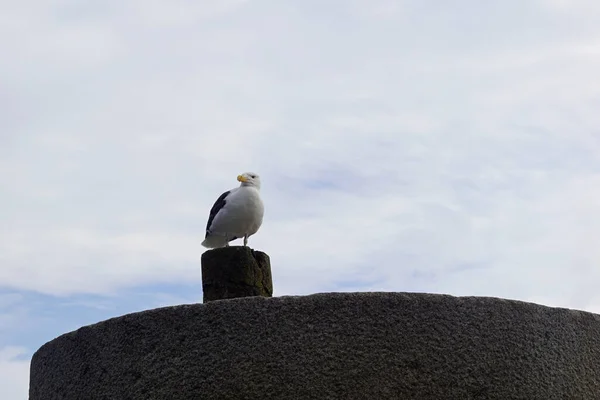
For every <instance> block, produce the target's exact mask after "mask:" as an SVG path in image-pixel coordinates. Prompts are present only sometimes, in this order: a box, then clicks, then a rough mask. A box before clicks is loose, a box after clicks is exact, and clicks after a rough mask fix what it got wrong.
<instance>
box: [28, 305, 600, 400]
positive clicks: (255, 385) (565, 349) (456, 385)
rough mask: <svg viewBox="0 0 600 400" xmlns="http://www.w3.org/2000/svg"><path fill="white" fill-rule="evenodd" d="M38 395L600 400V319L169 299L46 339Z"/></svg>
mask: <svg viewBox="0 0 600 400" xmlns="http://www.w3.org/2000/svg"><path fill="white" fill-rule="evenodd" d="M30 399H31V400H54V399H56V400H58V399H60V400H71V399H72V400H81V399H86V400H93V399H123V400H125V399H131V400H138V399H139V400H148V399H169V400H179V399H185V400H189V399H219V400H226V399H278V400H281V399H418V400H428V399H435V400H440V399H446V400H448V399H449V400H451V399H460V400H468V399H498V400H507V399H524V400H535V399H540V400H541V399H543V400H552V399H569V400H577V399H582V400H583V399H585V400H591V399H600V316H598V315H595V314H590V313H586V312H580V311H573V310H567V309H558V308H548V307H543V306H539V305H535V304H530V303H523V302H517V301H508V300H502V299H496V298H481V297H452V296H446V295H429V294H415V293H413V294H408V293H346V294H342V293H338V294H318V295H311V296H304V297H275V298H264V297H248V298H241V299H232V300H222V301H213V302H210V303H206V304H193V305H182V306H176V307H167V308H160V309H155V310H150V311H146V312H140V313H136V314H130V315H125V316H123V317H119V318H114V319H110V320H107V321H104V322H101V323H98V324H95V325H91V326H87V327H83V328H81V329H79V330H77V331H74V332H71V333H68V334H65V335H63V336H60V337H59V338H57V339H55V340H53V341H51V342H49V343H47V344H45V345H44V346H42V347H41V348H40V349H39V350H38V351H37V352H36V353H35V355H34V357H33V360H32V364H31V386H30Z"/></svg>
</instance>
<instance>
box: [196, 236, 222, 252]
mask: <svg viewBox="0 0 600 400" xmlns="http://www.w3.org/2000/svg"><path fill="white" fill-rule="evenodd" d="M226 244H227V240H226V239H225V237H224V236H218V235H208V237H207V238H206V239H204V241H203V242H202V246H204V247H208V248H209V249H214V248H217V247H224V246H225V245H226Z"/></svg>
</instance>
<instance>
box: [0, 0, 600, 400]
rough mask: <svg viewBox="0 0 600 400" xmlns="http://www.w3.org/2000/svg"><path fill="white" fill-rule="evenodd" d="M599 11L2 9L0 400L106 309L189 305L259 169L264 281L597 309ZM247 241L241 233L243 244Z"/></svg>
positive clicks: (565, 5) (283, 6) (258, 239)
mask: <svg viewBox="0 0 600 400" xmlns="http://www.w3.org/2000/svg"><path fill="white" fill-rule="evenodd" d="M599 18H600V3H598V2H597V1H592V0H569V1H565V0H522V1H521V0H520V1H516V0H506V1H487V2H482V1H475V0H463V1H456V2H431V1H416V0H415V1H412V0H405V1H404V0H397V1H390V0H369V1H366V0H344V1H341V0H331V1H314V0H305V1H302V2H291V1H288V2H284V1H279V0H256V1H255V0H203V1H191V0H190V1H186V0H173V1H168V2H167V1H157V0H150V1H148V0H145V1H141V0H130V1H124V2H123V1H105V0H102V1H100V0H90V1H86V2H82V1H78V0H77V1H76V0H55V1H38V0H36V1H34V0H24V1H21V2H8V1H3V2H1V3H0V52H1V54H2V57H1V61H0V398H2V399H3V400H22V399H26V398H27V390H28V381H29V362H30V359H31V355H32V354H33V353H34V352H35V351H36V350H37V349H38V348H39V347H40V346H41V345H43V344H44V343H46V342H48V341H50V340H52V339H54V338H55V337H57V336H59V335H61V334H63V333H66V332H69V331H72V330H75V329H77V328H79V327H81V326H84V325H88V324H92V323H95V322H98V321H102V320H105V319H107V318H111V317H116V316H120V315H123V314H126V313H130V312H134V311H141V310H147V309H151V308H156V307H161V306H168V305H177V304H184V303H197V302H201V301H202V288H201V275H200V256H201V254H202V253H203V252H204V251H205V250H206V249H204V248H203V247H202V246H201V245H200V243H201V241H202V240H203V237H204V229H205V225H206V220H207V217H208V211H209V210H210V207H211V206H212V204H213V202H214V201H215V200H216V198H217V197H218V196H219V195H220V194H221V193H222V192H224V191H225V190H228V189H231V188H233V187H236V186H237V185H238V182H237V181H236V177H237V175H238V174H240V173H242V172H246V171H253V172H257V173H259V174H260V176H261V180H262V190H261V193H262V197H263V200H264V203H265V217H264V223H263V226H262V227H261V229H260V231H259V232H258V233H257V234H256V235H255V236H253V237H251V238H250V241H249V245H250V246H251V247H253V248H255V249H258V250H261V251H264V252H266V253H268V254H269V256H270V257H271V264H272V273H273V281H274V295H275V296H284V295H306V294H311V293H319V292H354V291H399V292H401V291H406V292H429V293H444V294H451V295H456V296H494V297H503V298H509V299H515V300H523V301H530V302H536V303H539V304H544V305H548V306H555V307H567V308H575V309H580V310H586V311H592V312H598V313H600V291H598V290H597V288H598V287H600V268H599V261H600V247H599V246H598V244H597V238H598V237H600V202H599V201H598V199H599V198H600V113H598V111H597V110H598V109H599V107H600V79H598V71H600V25H599V24H598V23H597V21H598V19H599ZM240 242H241V241H239V240H238V241H237V242H234V243H235V244H238V245H239V244H241V243H240Z"/></svg>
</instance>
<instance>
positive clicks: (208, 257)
mask: <svg viewBox="0 0 600 400" xmlns="http://www.w3.org/2000/svg"><path fill="white" fill-rule="evenodd" d="M202 291H203V293H204V302H205V303H206V302H209V301H213V300H223V299H232V298H236V297H250V296H263V297H272V296H273V282H272V278H271V261H270V259H269V256H268V255H267V254H265V253H263V252H261V251H256V250H252V249H251V248H250V247H244V246H230V247H221V248H217V249H212V250H208V251H206V252H205V253H204V254H202Z"/></svg>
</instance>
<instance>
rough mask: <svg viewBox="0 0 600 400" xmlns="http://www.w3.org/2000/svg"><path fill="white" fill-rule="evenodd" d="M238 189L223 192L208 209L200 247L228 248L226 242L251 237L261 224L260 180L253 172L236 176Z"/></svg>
mask: <svg viewBox="0 0 600 400" xmlns="http://www.w3.org/2000/svg"><path fill="white" fill-rule="evenodd" d="M237 180H238V181H239V182H241V183H240V186H239V187H236V188H235V189H231V190H228V191H227V192H225V193H223V194H222V195H221V196H219V198H218V199H217V201H215V204H214V205H213V206H212V208H211V209H210V214H209V216H208V223H207V224H206V235H205V236H204V241H203V242H202V246H204V247H208V248H217V247H229V242H230V241H232V240H235V239H240V238H244V246H245V247H246V246H248V238H249V237H250V236H252V235H254V234H255V233H256V232H257V231H258V228H260V226H261V225H262V220H263V215H264V205H263V202H262V200H261V198H260V177H259V176H258V174H255V173H254V172H245V173H243V174H241V175H238V177H237Z"/></svg>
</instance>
